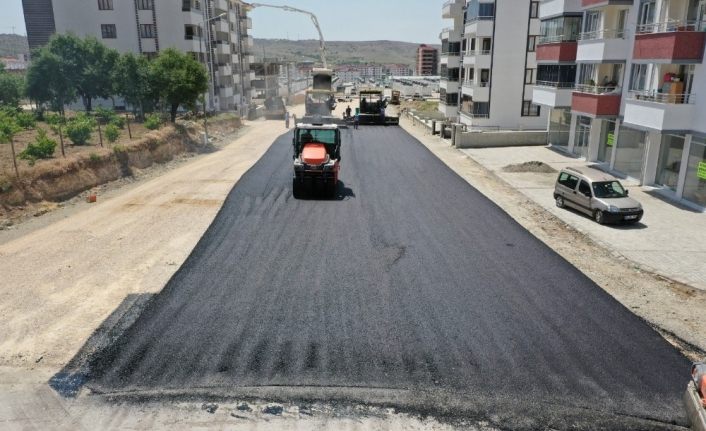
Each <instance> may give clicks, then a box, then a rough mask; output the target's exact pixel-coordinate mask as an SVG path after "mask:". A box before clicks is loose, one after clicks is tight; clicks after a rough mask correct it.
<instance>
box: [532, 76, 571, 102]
mask: <svg viewBox="0 0 706 431" xmlns="http://www.w3.org/2000/svg"><path fill="white" fill-rule="evenodd" d="M573 89H574V83H573V82H550V81H537V84H536V85H535V86H534V88H533V89H532V102H534V103H535V104H537V105H544V106H548V107H550V108H568V107H570V106H571V100H572V94H573Z"/></svg>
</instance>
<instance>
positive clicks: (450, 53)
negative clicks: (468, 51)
mask: <svg viewBox="0 0 706 431" xmlns="http://www.w3.org/2000/svg"><path fill="white" fill-rule="evenodd" d="M441 55H444V56H446V57H458V56H459V55H461V51H443V52H442V53H441Z"/></svg>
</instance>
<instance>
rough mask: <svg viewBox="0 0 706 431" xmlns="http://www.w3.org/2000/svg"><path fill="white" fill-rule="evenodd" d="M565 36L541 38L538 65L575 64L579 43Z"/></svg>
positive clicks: (538, 47) (538, 48)
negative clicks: (566, 38) (565, 38)
mask: <svg viewBox="0 0 706 431" xmlns="http://www.w3.org/2000/svg"><path fill="white" fill-rule="evenodd" d="M563 39H564V37H563V36H557V37H551V38H541V39H540V40H539V43H538V45H537V62H538V63H575V62H576V50H577V48H578V43H577V42H576V41H575V40H563Z"/></svg>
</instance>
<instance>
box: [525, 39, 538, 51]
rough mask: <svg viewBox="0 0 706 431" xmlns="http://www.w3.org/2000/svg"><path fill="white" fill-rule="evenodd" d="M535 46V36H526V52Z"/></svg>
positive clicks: (533, 49) (532, 49)
mask: <svg viewBox="0 0 706 431" xmlns="http://www.w3.org/2000/svg"><path fill="white" fill-rule="evenodd" d="M536 47H537V36H528V37H527V52H534V51H535V48H536Z"/></svg>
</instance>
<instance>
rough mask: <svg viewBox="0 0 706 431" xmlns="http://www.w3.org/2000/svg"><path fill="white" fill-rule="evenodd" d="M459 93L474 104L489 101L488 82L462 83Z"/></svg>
mask: <svg viewBox="0 0 706 431" xmlns="http://www.w3.org/2000/svg"><path fill="white" fill-rule="evenodd" d="M461 91H462V92H463V94H465V95H467V96H470V97H471V98H472V99H473V100H474V101H475V102H488V101H490V82H474V81H466V82H464V83H463V86H462V87H461Z"/></svg>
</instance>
